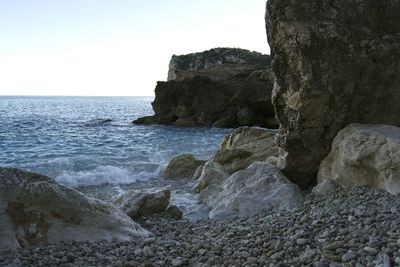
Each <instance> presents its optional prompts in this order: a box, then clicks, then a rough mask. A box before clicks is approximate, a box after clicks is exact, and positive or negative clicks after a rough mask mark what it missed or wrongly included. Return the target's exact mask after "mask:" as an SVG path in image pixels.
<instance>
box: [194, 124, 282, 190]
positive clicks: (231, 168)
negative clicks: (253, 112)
mask: <svg viewBox="0 0 400 267" xmlns="http://www.w3.org/2000/svg"><path fill="white" fill-rule="evenodd" d="M276 132H277V131H276V130H269V129H264V128H259V127H247V126H244V127H239V128H237V129H235V130H234V131H232V132H231V133H230V134H228V135H227V136H226V137H225V138H224V141H223V142H222V143H221V146H220V148H219V149H218V150H217V152H216V153H215V154H214V156H213V157H211V159H210V160H208V161H207V163H206V164H205V165H204V167H203V168H202V169H197V170H196V173H195V175H194V178H197V179H198V181H197V185H196V187H195V191H196V192H200V191H201V190H203V189H204V188H206V187H207V186H209V185H210V184H214V183H220V182H221V181H222V180H224V179H225V178H227V177H228V176H229V175H231V174H232V173H234V172H236V171H239V170H242V169H245V168H247V167H248V166H249V165H250V164H251V163H253V162H254V161H267V160H269V159H270V158H273V157H276V156H278V154H279V148H278V146H277V144H276V142H275V139H274V137H275V134H276ZM271 161H272V160H271Z"/></svg>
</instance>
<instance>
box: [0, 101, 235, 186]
mask: <svg viewBox="0 0 400 267" xmlns="http://www.w3.org/2000/svg"><path fill="white" fill-rule="evenodd" d="M152 100H153V98H152V97H27V96H24V97H19V96H18V97H14V96H0V122H1V127H0V166H1V167H17V168H23V169H27V170H30V171H33V172H37V173H41V174H44V175H48V176H51V177H53V178H55V179H56V180H57V181H58V182H60V183H62V184H65V185H69V186H85V185H102V184H128V183H133V182H135V181H147V180H149V179H158V178H160V170H161V169H162V167H163V166H165V164H166V163H167V162H168V160H169V159H170V158H171V157H173V156H175V155H179V154H182V153H193V154H194V155H195V156H196V157H198V158H200V159H207V158H208V157H210V156H211V155H212V153H213V152H214V151H215V150H216V149H217V148H218V146H219V144H220V142H221V141H222V140H223V137H224V136H225V135H226V134H227V133H229V131H230V130H229V129H216V128H203V127H199V128H179V127H173V126H159V125H148V126H142V125H133V124H132V123H131V121H132V120H133V119H136V118H138V117H141V116H145V115H151V114H153V110H152V108H151V101H152Z"/></svg>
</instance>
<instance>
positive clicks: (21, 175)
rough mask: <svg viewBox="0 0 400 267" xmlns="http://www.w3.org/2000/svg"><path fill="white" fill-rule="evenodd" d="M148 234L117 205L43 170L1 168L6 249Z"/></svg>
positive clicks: (0, 237) (1, 242)
mask: <svg viewBox="0 0 400 267" xmlns="http://www.w3.org/2000/svg"><path fill="white" fill-rule="evenodd" d="M148 234H149V232H148V231H146V230H145V229H143V228H142V227H141V226H140V225H138V224H136V223H135V222H134V221H132V220H131V219H130V218H129V217H128V216H126V215H125V214H124V213H123V212H122V211H120V210H119V209H117V208H116V207H115V206H113V205H110V204H106V203H104V202H102V201H100V200H98V199H94V198H90V197H87V196H85V195H83V194H82V193H79V192H78V191H76V190H74V189H71V188H67V187H64V186H62V185H58V184H57V183H56V182H55V181H54V180H53V179H51V178H49V177H46V176H43V175H39V174H35V173H31V172H26V171H23V170H19V169H12V168H0V250H9V249H14V248H19V247H23V248H29V247H32V246H41V245H46V244H49V243H58V242H61V241H85V240H86V241H100V240H109V241H111V240H120V241H130V240H133V239H135V238H137V237H138V236H145V235H148Z"/></svg>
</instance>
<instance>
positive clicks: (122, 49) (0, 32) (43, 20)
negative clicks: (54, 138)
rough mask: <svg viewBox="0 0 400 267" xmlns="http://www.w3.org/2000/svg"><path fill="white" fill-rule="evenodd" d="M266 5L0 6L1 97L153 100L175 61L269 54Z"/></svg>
mask: <svg viewBox="0 0 400 267" xmlns="http://www.w3.org/2000/svg"><path fill="white" fill-rule="evenodd" d="M265 3H266V0H0V95H76V96H80V95H86V96H90V95H93V96H152V95H154V87H155V85H156V82H157V81H164V80H166V79H167V73H168V63H169V60H170V59H171V56H172V55H173V54H176V55H181V54H187V53H193V52H200V51H204V50H208V49H211V48H214V47H240V48H245V49H249V50H252V51H258V52H261V53H267V54H269V47H268V43H267V37H266V34H265V24H264V13H265Z"/></svg>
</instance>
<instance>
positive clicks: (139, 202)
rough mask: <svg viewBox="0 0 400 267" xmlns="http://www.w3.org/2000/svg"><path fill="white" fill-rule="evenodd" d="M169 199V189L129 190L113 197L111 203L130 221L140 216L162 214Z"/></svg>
mask: <svg viewBox="0 0 400 267" xmlns="http://www.w3.org/2000/svg"><path fill="white" fill-rule="evenodd" d="M170 197H171V191H170V190H169V189H164V190H144V189H142V190H135V189H131V190H128V191H125V192H123V193H121V194H120V195H117V196H116V197H114V199H113V200H112V202H113V204H115V205H116V206H117V207H118V208H120V209H121V210H122V211H123V212H125V213H126V214H127V215H128V216H129V217H131V218H132V219H138V218H140V217H142V216H147V215H151V214H155V213H161V212H164V211H165V210H166V209H167V207H168V205H169V199H170Z"/></svg>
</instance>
